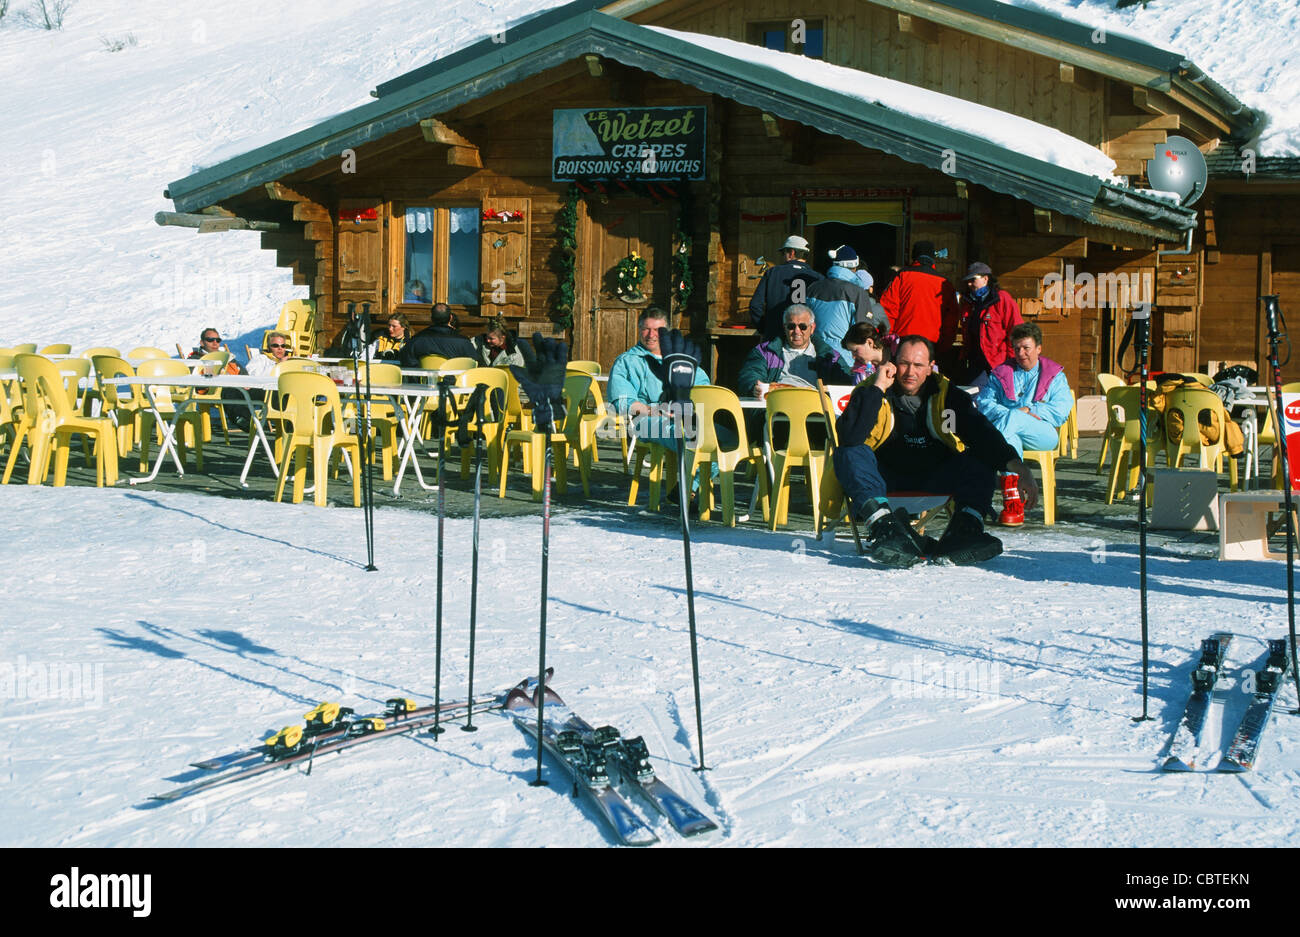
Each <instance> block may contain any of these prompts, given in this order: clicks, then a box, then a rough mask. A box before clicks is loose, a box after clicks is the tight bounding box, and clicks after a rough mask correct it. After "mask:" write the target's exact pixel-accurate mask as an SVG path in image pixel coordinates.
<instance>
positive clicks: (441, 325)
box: [398, 303, 478, 368]
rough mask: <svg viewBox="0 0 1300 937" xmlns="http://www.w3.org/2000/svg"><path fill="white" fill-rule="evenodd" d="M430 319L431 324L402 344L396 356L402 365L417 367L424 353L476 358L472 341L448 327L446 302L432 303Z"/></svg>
mask: <svg viewBox="0 0 1300 937" xmlns="http://www.w3.org/2000/svg"><path fill="white" fill-rule="evenodd" d="M432 320H433V324H432V325H430V326H429V327H428V328H427V329H425V330H424V331H422V332H416V333H415V335H414V336H413V337H412V338H411V340H410V341H409V342H407V343H406V344H405V345H403V346H402V352H401V356H400V357H399V358H398V360H399V361H400V362H401V364H402V367H404V368H418V367H419V366H420V359H421V358H423V357H424V356H425V355H441V356H442V357H444V358H462V357H465V358H474V359H475V360H477V359H478V354H477V352H476V351H475V350H474V343H473V342H471V341H470V340H469V339H468V338H466V337H465V336H464V335H461V334H460V333H459V332H457V331H456V330H455V329H453V328H451V327H450V324H449V323H450V322H451V310H450V309H449V308H448V307H447V304H446V303H434V306H433V316H432Z"/></svg>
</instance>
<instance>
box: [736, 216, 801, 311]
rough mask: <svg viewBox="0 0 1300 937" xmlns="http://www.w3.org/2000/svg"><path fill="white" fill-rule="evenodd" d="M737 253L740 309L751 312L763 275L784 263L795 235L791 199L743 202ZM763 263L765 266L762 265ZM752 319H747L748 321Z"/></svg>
mask: <svg viewBox="0 0 1300 937" xmlns="http://www.w3.org/2000/svg"><path fill="white" fill-rule="evenodd" d="M737 230H738V231H739V238H738V241H737V251H736V307H737V308H738V309H740V310H742V311H743V310H746V309H748V308H749V300H750V298H751V297H752V296H753V295H754V290H755V289H756V288H757V287H758V281H759V280H761V279H762V278H763V271H764V270H766V269H767V268H768V267H774V266H776V265H777V264H779V263H781V245H782V244H784V243H785V239H786V238H787V237H789V236H790V235H791V234H792V233H794V231H793V229H792V228H791V221H790V200H789V199H788V198H779V197H778V198H742V199H741V200H740V226H739V228H738V229H737ZM760 259H762V260H763V261H764V263H762V264H760V263H759V260H760ZM747 318H748V316H746V319H747Z"/></svg>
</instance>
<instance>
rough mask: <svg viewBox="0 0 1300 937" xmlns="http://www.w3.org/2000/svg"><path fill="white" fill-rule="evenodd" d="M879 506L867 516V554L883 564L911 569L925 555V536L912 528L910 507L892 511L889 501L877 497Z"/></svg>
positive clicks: (895, 567)
mask: <svg viewBox="0 0 1300 937" xmlns="http://www.w3.org/2000/svg"><path fill="white" fill-rule="evenodd" d="M876 505H877V507H876V510H875V511H873V512H872V513H871V514H869V515H868V516H867V519H866V523H867V539H868V540H869V541H870V545H869V546H868V547H867V556H869V557H871V558H872V559H873V560H875V561H876V562H877V563H879V564H880V565H882V566H889V567H892V568H894V569H908V568H909V567H912V566H915V565H916V564H917V563H920V562H922V561H923V560H924V559H925V552H926V543H925V540H924V539H923V538H922V537H921V536H920V535H919V534H917V532H916V531H915V530H913V529H912V519H911V516H910V515H909V514H908V513H907V509H906V508H898V509H897V510H894V511H890V510H889V503H888V502H887V501H885V500H884V499H882V498H877V499H876Z"/></svg>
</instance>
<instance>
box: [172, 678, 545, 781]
mask: <svg viewBox="0 0 1300 937" xmlns="http://www.w3.org/2000/svg"><path fill="white" fill-rule="evenodd" d="M551 673H552V671H550V670H548V671H547V673H546V677H547V679H548V680H549V679H550V677H551ZM536 684H537V680H536V678H535V677H533V678H529V679H527V680H523V681H520V682H519V683H518V684H517V685H516V686H515V687H512V688H511V690H507V691H504V692H502V693H498V694H495V695H492V696H482V697H478V698H476V699H474V700H461V701H458V702H451V703H441V704H439V705H434V706H419V707H417V706H416V705H415V704H414V702H413V701H411V700H409V699H403V698H397V699H390V700H388V702H387V705H386V707H385V709H384V711H383V712H382V713H379V714H376V715H366V716H358V715H356V714H355V713H354V712H353V711H352V710H351V709H348V708H347V707H343V706H339V705H338V704H336V703H321V704H320V705H318V706H316V707H315V708H314V709H312V710H311V711H310V712H308V713H306V714H305V715H304V719H306V720H307V721H306V723H305V724H304V725H292V726H285V727H284V728H283V729H281V730H280V731H279V732H277V733H275V734H274V735H272V736H271V737H270V738H268V739H265V740H264V741H263V742H262V743H261V744H260V745H257V746H254V747H253V748H248V749H242V750H239V751H235V752H230V753H228V754H225V755H219V756H217V757H215V758H208V759H205V760H203V761H195V762H191V765H192V766H193V767H195V768H199V769H200V770H203V771H208V772H212V775H211V776H210V777H205V778H201V779H200V780H198V781H195V782H193V783H191V784H187V785H185V786H183V787H178V788H173V789H172V790H170V791H166V792H164V793H162V794H154V795H152V796H151V797H150V798H149V799H150V800H160V801H173V800H180V799H181V798H183V797H189V796H191V795H193V794H198V793H200V792H202V791H207V790H211V789H212V788H214V787H222V786H224V785H227V784H235V783H237V782H239V781H246V780H248V779H249V778H254V777H258V776H260V775H263V774H266V773H268V772H270V771H273V770H275V769H277V768H289V767H292V766H293V765H296V764H301V763H302V762H307V771H308V773H310V772H311V767H312V763H313V760H314V759H315V757H316V756H317V755H327V754H331V753H333V752H341V751H344V750H345V749H349V748H354V747H356V746H357V745H362V744H365V743H367V742H374V741H378V740H379V739H383V738H393V737H395V736H398V735H407V734H409V733H411V732H415V731H418V730H420V729H427V728H431V727H432V726H433V725H434V724H435V723H436V722H437V721H438V720H440V719H445V718H449V717H453V716H459V715H468V714H472V713H482V712H488V711H491V710H493V709H500V708H501V707H502V706H504V705H505V704H506V700H507V699H508V698H509V696H510V693H511V692H513V691H514V690H519V691H520V692H521V693H522V692H526V690H527V689H530V688H533V687H535V686H536Z"/></svg>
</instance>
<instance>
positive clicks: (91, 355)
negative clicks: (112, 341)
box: [81, 345, 122, 361]
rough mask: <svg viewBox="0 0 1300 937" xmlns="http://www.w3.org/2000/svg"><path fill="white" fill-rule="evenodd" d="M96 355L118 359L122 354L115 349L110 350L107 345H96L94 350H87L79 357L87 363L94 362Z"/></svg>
mask: <svg viewBox="0 0 1300 937" xmlns="http://www.w3.org/2000/svg"><path fill="white" fill-rule="evenodd" d="M97 355H107V356H108V357H110V358H120V357H122V353H121V352H120V351H118V350H117V349H116V348H110V347H109V346H108V345H97V346H96V347H94V348H87V349H86V350H85V351H83V352H82V353H81V357H83V358H85V359H86V360H87V361H94V360H95V357H96V356H97Z"/></svg>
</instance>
